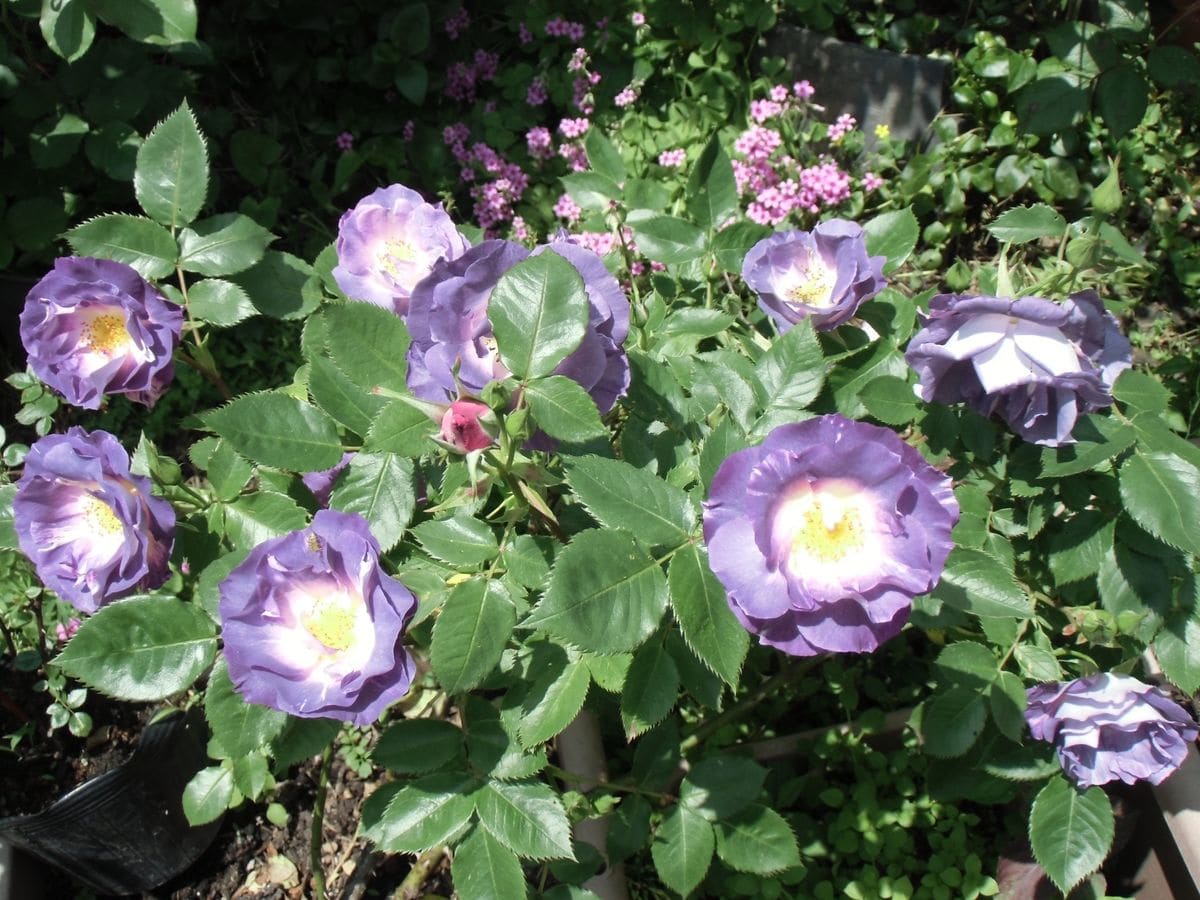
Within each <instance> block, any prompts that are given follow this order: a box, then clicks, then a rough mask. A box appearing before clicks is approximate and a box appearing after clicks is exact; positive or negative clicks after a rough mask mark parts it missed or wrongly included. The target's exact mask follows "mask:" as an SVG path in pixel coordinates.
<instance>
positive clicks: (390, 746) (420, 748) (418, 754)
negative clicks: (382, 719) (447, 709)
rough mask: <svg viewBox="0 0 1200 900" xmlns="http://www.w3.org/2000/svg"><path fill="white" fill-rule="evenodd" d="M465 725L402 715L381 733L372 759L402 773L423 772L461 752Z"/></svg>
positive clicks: (457, 755) (437, 766)
mask: <svg viewBox="0 0 1200 900" xmlns="http://www.w3.org/2000/svg"><path fill="white" fill-rule="evenodd" d="M463 739H464V735H463V733H462V729H461V728H459V727H458V726H457V725H454V724H452V723H450V722H444V721H442V720H440V719H403V720H401V721H399V722H393V723H392V724H391V725H389V726H388V727H387V730H386V731H384V733H383V734H381V735H380V736H379V741H378V743H376V744H375V749H374V750H372V751H371V759H372V760H373V761H374V762H375V765H377V766H383V767H384V768H385V769H390V770H391V771H393V772H399V773H401V774H403V775H423V774H424V773H426V772H431V771H433V770H434V769H437V768H440V767H442V766H444V765H445V764H446V763H447V761H449V760H453V759H455V758H456V757H459V756H462V753H463Z"/></svg>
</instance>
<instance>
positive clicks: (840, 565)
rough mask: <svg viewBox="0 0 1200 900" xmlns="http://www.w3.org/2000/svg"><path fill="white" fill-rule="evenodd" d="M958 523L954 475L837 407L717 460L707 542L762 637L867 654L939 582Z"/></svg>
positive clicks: (734, 600)
mask: <svg viewBox="0 0 1200 900" xmlns="http://www.w3.org/2000/svg"><path fill="white" fill-rule="evenodd" d="M957 520H958V503H957V502H956V501H955V499H954V493H953V491H952V490H951V485H950V479H949V478H947V477H946V476H945V475H943V474H942V473H941V472H938V471H937V470H936V469H934V468H933V467H932V466H930V465H929V464H928V463H927V462H925V460H923V459H922V458H921V455H920V454H919V453H918V452H917V451H916V450H914V449H913V448H912V447H910V446H909V445H908V444H906V443H904V442H903V441H902V440H900V438H899V437H897V436H896V434H895V433H894V432H892V431H889V430H888V429H886V428H880V427H878V426H876V425H868V424H866V423H864V422H855V421H852V420H850V419H847V418H845V417H843V416H840V415H836V414H835V415H828V416H821V417H818V418H815V419H809V420H807V421H804V422H799V423H797V424H794V425H781V426H779V427H778V428H776V429H775V430H774V431H772V432H771V433H770V434H769V435H767V439H766V440H765V441H763V443H762V444H761V445H759V446H757V447H751V448H749V449H747V450H740V451H738V452H737V453H734V454H732V455H731V456H729V457H728V458H727V459H726V460H725V461H724V462H723V463H721V466H720V468H719V469H718V470H717V474H716V476H715V477H714V478H713V483H712V490H711V491H710V496H709V499H708V500H707V501H706V502H705V504H704V539H705V541H706V543H707V544H708V554H709V561H710V564H711V566H712V570H713V573H714V574H715V575H716V576H717V578H718V579H720V581H721V583H722V584H723V585H724V586H725V592H726V593H727V594H728V597H729V605H730V607H731V608H732V609H733V613H734V615H735V616H737V618H738V619H739V620H740V621H741V623H742V624H743V625H744V626H746V628H747V629H749V630H750V631H751V632H753V633H755V634H757V635H758V636H759V639H760V640H761V641H762V643H764V644H767V645H769V646H772V647H778V648H779V649H780V650H783V651H784V652H786V653H791V654H793V655H796V656H812V655H815V654H817V653H824V652H850V653H865V652H869V651H872V650H875V649H876V648H877V647H878V646H879V645H880V644H881V643H883V642H884V641H886V640H888V639H890V638H892V637H894V636H895V635H897V634H899V632H900V629H901V628H902V627H903V626H904V623H905V622H906V621H908V615H909V611H910V610H911V608H912V598H913V597H915V596H916V595H918V594H923V593H925V592H927V591H929V590H931V589H932V588H933V586H934V585H935V584H936V583H937V580H938V578H939V577H940V575H941V572H942V566H943V565H944V563H945V561H946V556H947V555H948V554H949V552H950V548H951V547H952V546H953V543H952V541H951V539H950V529H951V528H952V527H953V526H954V523H955V522H956V521H957Z"/></svg>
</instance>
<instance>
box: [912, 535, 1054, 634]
mask: <svg viewBox="0 0 1200 900" xmlns="http://www.w3.org/2000/svg"><path fill="white" fill-rule="evenodd" d="M933 596H934V597H936V598H937V599H939V600H942V601H943V602H945V603H947V604H949V605H950V606H953V607H954V608H955V609H960V610H962V611H963V612H968V613H973V614H974V615H977V616H996V617H1000V618H1017V619H1027V618H1029V617H1030V616H1031V615H1033V600H1032V598H1031V597H1029V596H1028V595H1027V594H1026V593H1025V591H1024V590H1022V588H1021V586H1020V585H1019V584H1017V582H1016V579H1015V578H1014V577H1013V573H1012V571H1011V570H1009V569H1007V568H1005V566H1004V565H1003V564H1002V563H1001V562H999V561H998V560H997V559H996V558H995V557H994V556H991V555H990V554H988V553H985V552H984V551H982V550H969V549H964V548H962V547H956V548H954V549H953V550H951V551H950V556H949V558H947V560H946V568H945V569H944V570H943V571H942V579H941V581H940V582H939V583H938V585H937V587H936V588H934V590H933Z"/></svg>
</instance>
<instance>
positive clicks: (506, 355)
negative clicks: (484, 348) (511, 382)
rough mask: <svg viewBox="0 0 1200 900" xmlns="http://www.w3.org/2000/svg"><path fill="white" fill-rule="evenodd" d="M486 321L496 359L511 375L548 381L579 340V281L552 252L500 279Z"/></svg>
mask: <svg viewBox="0 0 1200 900" xmlns="http://www.w3.org/2000/svg"><path fill="white" fill-rule="evenodd" d="M552 246H553V245H551V247H552ZM488 318H489V319H490V320H491V323H492V331H493V333H494V334H495V336H496V344H497V346H498V347H499V350H500V358H501V359H502V360H503V361H504V364H505V365H506V366H507V367H508V370H509V371H510V372H512V373H513V375H515V376H516V377H517V378H539V377H541V376H544V375H549V374H551V373H552V372H553V371H554V369H555V367H557V366H558V364H559V363H560V362H562V361H563V360H564V359H566V358H567V356H569V355H570V354H571V353H573V352H574V351H575V350H576V348H578V347H579V343H580V341H582V340H583V335H584V331H585V329H586V327H587V321H588V299H587V294H586V292H585V291H584V288H583V278H582V277H580V275H579V272H578V270H576V268H575V267H574V266H573V265H571V263H569V262H568V261H567V260H566V258H565V257H562V256H559V255H558V254H557V253H555V252H553V250H552V249H551V250H548V251H547V252H545V253H539V254H537V255H536V256H530V257H528V258H526V259H524V260H522V261H521V262H519V263H517V264H516V265H515V266H513V267H512V268H511V269H509V270H508V271H507V272H505V273H504V274H503V275H501V276H500V281H499V282H497V284H496V287H495V288H494V289H493V290H492V296H491V299H490V300H489V301H488Z"/></svg>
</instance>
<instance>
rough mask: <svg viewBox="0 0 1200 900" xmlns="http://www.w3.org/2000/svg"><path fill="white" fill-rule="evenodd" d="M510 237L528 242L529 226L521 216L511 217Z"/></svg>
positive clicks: (529, 236) (529, 235) (530, 235)
mask: <svg viewBox="0 0 1200 900" xmlns="http://www.w3.org/2000/svg"><path fill="white" fill-rule="evenodd" d="M512 236H513V237H514V238H515V239H516V240H518V241H521V242H523V243H524V242H526V241H529V240H530V238H531V237H532V234H531V233H530V231H529V225H528V224H527V223H526V222H525V220H524V219H523V218H522V217H521V216H513V220H512Z"/></svg>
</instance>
